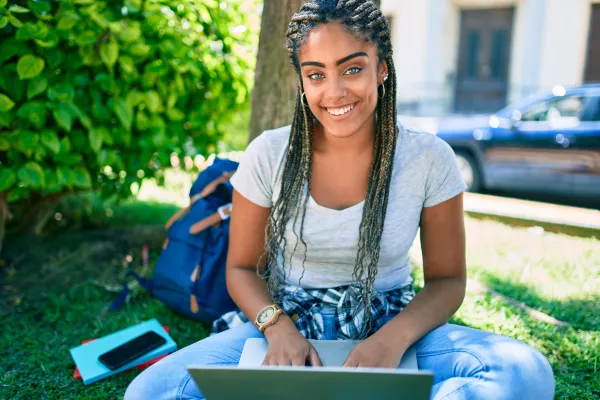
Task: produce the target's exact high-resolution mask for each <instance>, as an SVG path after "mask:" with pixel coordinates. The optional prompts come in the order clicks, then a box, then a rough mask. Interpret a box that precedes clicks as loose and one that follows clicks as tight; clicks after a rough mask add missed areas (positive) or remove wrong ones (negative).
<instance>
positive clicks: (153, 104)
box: [146, 90, 160, 113]
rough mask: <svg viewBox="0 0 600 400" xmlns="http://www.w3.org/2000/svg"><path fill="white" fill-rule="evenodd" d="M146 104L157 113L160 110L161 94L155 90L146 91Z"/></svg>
mask: <svg viewBox="0 0 600 400" xmlns="http://www.w3.org/2000/svg"><path fill="white" fill-rule="evenodd" d="M146 106H148V110H150V112H151V113H157V112H158V111H159V110H160V96H159V95H158V93H157V92H156V91H155V90H150V91H149V92H146Z"/></svg>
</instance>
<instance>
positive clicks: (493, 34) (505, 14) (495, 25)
mask: <svg viewBox="0 0 600 400" xmlns="http://www.w3.org/2000/svg"><path fill="white" fill-rule="evenodd" d="M513 15H514V8H512V7H511V8H490V9H481V10H463V11H462V12H461V28H460V44H459V52H458V54H459V55H458V68H457V78H456V90H455V97H454V109H455V111H456V112H459V113H487V112H494V111H497V110H498V109H500V108H502V107H503V106H504V105H505V104H506V92H507V88H508V67H509V65H510V63H509V60H510V48H511V38H512V26H513Z"/></svg>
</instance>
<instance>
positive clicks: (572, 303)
mask: <svg viewBox="0 0 600 400" xmlns="http://www.w3.org/2000/svg"><path fill="white" fill-rule="evenodd" d="M479 279H480V280H481V283H483V284H484V285H486V286H487V287H488V288H490V289H493V290H495V291H496V292H499V293H501V294H503V295H505V296H508V297H510V298H512V299H515V300H517V301H520V302H522V303H525V304H526V305H528V306H529V307H532V308H535V309H536V310H538V311H541V312H543V313H545V314H548V315H550V316H552V317H554V318H556V319H558V320H561V321H563V322H566V323H568V324H569V325H571V326H572V327H573V328H576V329H583V330H586V331H600V294H598V293H595V294H589V295H587V296H582V297H581V298H570V299H565V300H557V299H546V298H543V297H541V296H540V295H539V294H538V292H537V290H536V289H535V288H534V287H531V286H528V285H524V284H522V283H515V282H512V281H509V280H506V279H503V278H500V277H498V276H496V275H494V274H490V273H487V272H484V273H482V274H481V276H480V278H479Z"/></svg>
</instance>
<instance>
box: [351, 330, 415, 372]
mask: <svg viewBox="0 0 600 400" xmlns="http://www.w3.org/2000/svg"><path fill="white" fill-rule="evenodd" d="M405 351H406V349H405V348H403V347H401V346H398V345H397V344H392V343H391V342H390V341H388V340H385V337H384V336H381V335H380V336H377V334H373V335H371V336H370V337H368V338H367V339H365V340H363V341H362V342H360V343H358V344H357V345H356V346H355V347H354V349H352V351H351V352H350V354H349V355H348V358H346V361H344V364H343V365H342V367H349V368H356V367H373V368H398V365H399V364H400V360H401V359H402V356H403V355H404V352H405Z"/></svg>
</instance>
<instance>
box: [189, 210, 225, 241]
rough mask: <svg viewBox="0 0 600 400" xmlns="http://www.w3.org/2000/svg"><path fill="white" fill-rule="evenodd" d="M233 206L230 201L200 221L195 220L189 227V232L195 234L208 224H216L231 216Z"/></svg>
mask: <svg viewBox="0 0 600 400" xmlns="http://www.w3.org/2000/svg"><path fill="white" fill-rule="evenodd" d="M232 209H233V206H232V204H231V203H229V204H225V205H224V206H221V207H219V208H218V209H217V212H216V213H214V214H211V215H209V216H208V217H206V218H204V219H203V220H201V221H198V222H196V223H195V224H194V225H192V226H191V227H190V234H191V235H196V234H198V233H200V232H202V231H203V230H205V229H206V228H208V227H209V226H213V225H218V224H219V223H220V222H221V221H224V220H226V219H229V217H230V216H231V210H232Z"/></svg>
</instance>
